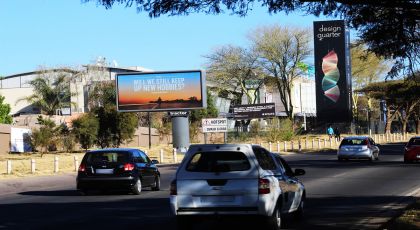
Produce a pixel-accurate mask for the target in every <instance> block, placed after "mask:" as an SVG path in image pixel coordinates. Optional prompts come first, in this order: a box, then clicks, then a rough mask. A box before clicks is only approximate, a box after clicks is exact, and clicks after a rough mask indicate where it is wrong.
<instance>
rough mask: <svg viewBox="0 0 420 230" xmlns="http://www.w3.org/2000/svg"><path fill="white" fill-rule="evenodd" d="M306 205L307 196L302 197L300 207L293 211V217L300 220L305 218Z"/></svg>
mask: <svg viewBox="0 0 420 230" xmlns="http://www.w3.org/2000/svg"><path fill="white" fill-rule="evenodd" d="M304 206H305V196H303V197H302V200H301V201H300V204H299V207H298V209H297V210H296V211H295V212H294V213H293V217H294V218H295V219H296V220H300V219H302V218H303V214H304Z"/></svg>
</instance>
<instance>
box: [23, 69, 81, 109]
mask: <svg viewBox="0 0 420 230" xmlns="http://www.w3.org/2000/svg"><path fill="white" fill-rule="evenodd" d="M69 79H70V78H69V77H68V76H67V75H65V74H59V75H58V76H53V75H49V74H45V75H38V76H37V77H36V78H35V79H34V80H32V81H30V82H29V84H30V85H31V86H32V87H33V91H34V93H33V94H32V95H30V96H27V97H24V98H21V99H19V100H18V102H19V101H21V100H25V101H27V102H29V103H31V104H33V105H34V106H36V107H38V108H40V109H41V112H42V113H44V114H47V115H55V114H56V111H57V110H58V109H61V108H66V107H70V106H71V105H72V103H71V96H73V95H74V93H71V91H70V82H69Z"/></svg>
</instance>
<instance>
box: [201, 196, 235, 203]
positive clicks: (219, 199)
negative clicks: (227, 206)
mask: <svg viewBox="0 0 420 230" xmlns="http://www.w3.org/2000/svg"><path fill="white" fill-rule="evenodd" d="M200 200H201V203H221V202H222V203H224V202H232V201H233V200H234V197H233V196H204V197H201V199H200Z"/></svg>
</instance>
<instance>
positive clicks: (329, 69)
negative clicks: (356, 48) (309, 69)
mask: <svg viewBox="0 0 420 230" xmlns="http://www.w3.org/2000/svg"><path fill="white" fill-rule="evenodd" d="M314 51H315V83H316V107H317V120H318V121H324V122H349V121H351V118H352V114H351V111H352V110H351V106H352V101H351V69H350V66H351V65H350V49H349V33H348V32H347V31H346V27H345V25H344V21H342V20H336V21H318V22H314Z"/></svg>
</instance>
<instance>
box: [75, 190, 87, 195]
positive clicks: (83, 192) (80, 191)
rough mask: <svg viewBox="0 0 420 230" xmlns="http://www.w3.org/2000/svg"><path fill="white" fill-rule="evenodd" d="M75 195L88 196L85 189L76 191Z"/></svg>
mask: <svg viewBox="0 0 420 230" xmlns="http://www.w3.org/2000/svg"><path fill="white" fill-rule="evenodd" d="M77 193H79V195H81V196H87V195H89V191H88V190H87V189H79V190H77Z"/></svg>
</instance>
